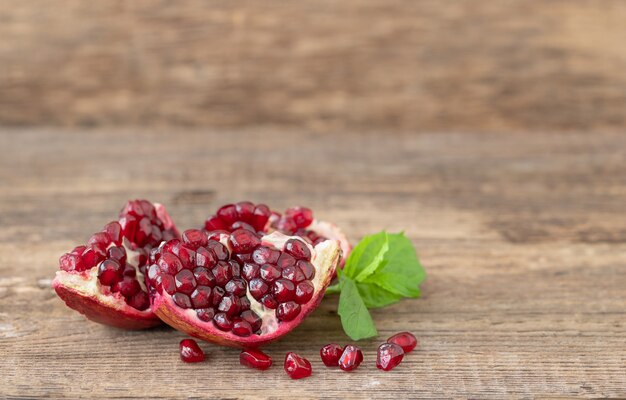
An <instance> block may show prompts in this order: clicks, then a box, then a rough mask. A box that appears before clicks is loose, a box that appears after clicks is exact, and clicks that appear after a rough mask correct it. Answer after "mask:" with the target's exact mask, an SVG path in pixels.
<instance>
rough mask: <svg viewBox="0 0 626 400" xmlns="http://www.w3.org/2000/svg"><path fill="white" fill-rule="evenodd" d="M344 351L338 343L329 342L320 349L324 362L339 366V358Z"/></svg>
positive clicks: (331, 365) (330, 365)
mask: <svg viewBox="0 0 626 400" xmlns="http://www.w3.org/2000/svg"><path fill="white" fill-rule="evenodd" d="M342 353H343V349H342V348H341V346H339V345H338V344H336V343H329V344H327V345H326V346H324V347H322V348H321V349H320V357H322V362H323V363H324V365H326V366H327V367H337V366H339V359H340V358H341V354H342Z"/></svg>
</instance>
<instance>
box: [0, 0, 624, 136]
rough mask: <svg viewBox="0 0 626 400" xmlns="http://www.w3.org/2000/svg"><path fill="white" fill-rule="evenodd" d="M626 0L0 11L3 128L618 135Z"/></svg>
mask: <svg viewBox="0 0 626 400" xmlns="http://www.w3.org/2000/svg"><path fill="white" fill-rule="evenodd" d="M624 20H626V2H624V1H623V0H603V1H590V0H548V1H546V0H499V1H483V0H460V1H436V0H435V1H433V0H384V1H379V0H366V1H334V0H312V1H297V2H284V1H280V0H268V1H256V2H255V1H245V0H235V1H228V2H223V1H204V0H181V1H177V2H176V3H175V4H174V3H171V2H165V1H156V0H138V1H132V2H128V1H118V0H116V1H96V2H94V1H88V2H85V1H81V0H20V1H10V0H5V1H2V2H0V125H22V126H23V125H43V126H49V125H51V124H53V125H57V126H93V125H97V126H101V125H105V126H129V125H130V126H181V125H182V126H198V127H203V126H208V127H250V126H252V127H256V126H259V125H273V126H276V125H278V126H284V127H296V128H298V129H300V128H302V127H305V128H306V129H307V130H309V131H310V130H314V131H324V130H326V129H329V128H334V129H339V130H341V129H343V130H351V131H362V130H384V129H392V130H393V129H401V130H407V131H414V130H421V131H431V132H432V131H450V130H453V131H460V130H462V131H470V132H475V131H486V130H488V131H493V132H501V131H522V132H528V131H535V130H578V131H584V130H588V129H594V130H619V129H621V128H623V127H624V126H625V124H626V107H625V104H626V74H625V73H624V71H626V41H625V40H624V37H626V24H624V23H623V21H624Z"/></svg>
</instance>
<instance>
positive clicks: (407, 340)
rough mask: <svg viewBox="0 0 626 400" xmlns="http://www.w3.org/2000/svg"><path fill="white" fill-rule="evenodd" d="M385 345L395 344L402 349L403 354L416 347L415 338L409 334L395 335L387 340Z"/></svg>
mask: <svg viewBox="0 0 626 400" xmlns="http://www.w3.org/2000/svg"><path fill="white" fill-rule="evenodd" d="M387 343H395V344H397V345H398V346H400V347H402V350H404V352H405V353H410V352H411V351H413V349H414V348H415V347H416V346H417V344H418V343H417V338H416V337H415V336H414V335H413V334H412V333H411V332H400V333H396V334H395V335H393V336H392V337H390V338H389V339H387Z"/></svg>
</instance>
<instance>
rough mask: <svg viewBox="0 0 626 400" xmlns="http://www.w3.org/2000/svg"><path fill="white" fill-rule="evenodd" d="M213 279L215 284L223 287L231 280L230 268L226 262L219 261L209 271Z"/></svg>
mask: <svg viewBox="0 0 626 400" xmlns="http://www.w3.org/2000/svg"><path fill="white" fill-rule="evenodd" d="M211 272H213V276H214V277H215V283H216V284H217V285H219V286H224V285H226V283H228V281H229V280H231V279H232V278H233V272H232V267H231V266H230V264H228V263H227V262H226V261H219V262H218V263H217V265H216V266H215V268H213V270H212V271H211Z"/></svg>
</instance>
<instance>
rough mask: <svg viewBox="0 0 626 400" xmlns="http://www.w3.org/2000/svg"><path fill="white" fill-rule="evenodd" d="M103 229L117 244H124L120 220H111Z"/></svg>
mask: <svg viewBox="0 0 626 400" xmlns="http://www.w3.org/2000/svg"><path fill="white" fill-rule="evenodd" d="M102 231H103V232H104V233H106V234H107V235H108V236H109V238H111V240H112V241H113V242H114V243H115V244H116V245H118V246H119V245H121V244H122V227H121V226H120V223H119V222H117V221H113V222H109V223H108V224H106V225H105V226H104V229H102Z"/></svg>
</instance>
